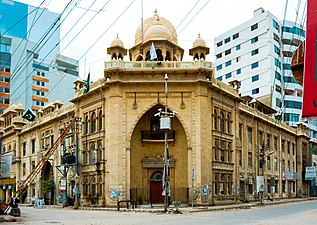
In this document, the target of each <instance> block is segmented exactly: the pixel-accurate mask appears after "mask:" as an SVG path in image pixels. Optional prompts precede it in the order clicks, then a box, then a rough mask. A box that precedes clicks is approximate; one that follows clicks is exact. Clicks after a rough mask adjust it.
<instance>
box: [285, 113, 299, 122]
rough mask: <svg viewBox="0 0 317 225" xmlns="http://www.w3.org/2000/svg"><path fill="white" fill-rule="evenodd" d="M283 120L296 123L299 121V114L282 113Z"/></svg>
mask: <svg viewBox="0 0 317 225" xmlns="http://www.w3.org/2000/svg"><path fill="white" fill-rule="evenodd" d="M284 120H285V121H290V122H298V121H299V114H294V113H284Z"/></svg>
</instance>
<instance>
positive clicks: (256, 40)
mask: <svg viewBox="0 0 317 225" xmlns="http://www.w3.org/2000/svg"><path fill="white" fill-rule="evenodd" d="M258 41H259V38H258V37H254V38H252V39H251V44H254V43H255V42H258Z"/></svg>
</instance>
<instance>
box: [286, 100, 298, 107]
mask: <svg viewBox="0 0 317 225" xmlns="http://www.w3.org/2000/svg"><path fill="white" fill-rule="evenodd" d="M285 107H286V108H292V109H302V102H296V101H290V100H285Z"/></svg>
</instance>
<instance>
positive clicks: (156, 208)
mask: <svg viewBox="0 0 317 225" xmlns="http://www.w3.org/2000/svg"><path fill="white" fill-rule="evenodd" d="M316 200H317V197H308V198H291V199H278V200H273V201H269V200H263V202H262V203H261V202H251V203H240V204H232V205H221V206H195V207H189V206H184V207H175V206H173V205H172V206H170V207H169V208H168V211H167V213H171V214H172V213H181V214H190V213H197V212H206V211H217V210H218V211H219V210H230V209H249V208H252V207H262V206H267V205H275V204H286V203H292V202H301V201H316ZM19 206H20V207H33V205H31V204H19ZM45 208H59V209H62V208H63V207H62V206H59V205H46V206H45ZM65 209H70V210H71V209H74V207H72V206H69V207H67V208H65ZM74 210H75V209H74ZM79 210H101V211H102V210H103V211H117V208H108V207H84V206H80V207H79ZM120 211H123V212H139V213H142V212H144V213H164V206H163V205H153V206H152V207H151V205H140V206H139V207H138V208H135V209H132V208H129V209H127V208H126V207H121V208H120ZM15 221H16V218H15V217H13V216H11V215H0V223H1V222H15Z"/></svg>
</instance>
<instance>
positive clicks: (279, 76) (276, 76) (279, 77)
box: [275, 71, 281, 81]
mask: <svg viewBox="0 0 317 225" xmlns="http://www.w3.org/2000/svg"><path fill="white" fill-rule="evenodd" d="M275 79H277V80H279V81H281V74H280V73H279V72H277V71H275Z"/></svg>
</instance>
